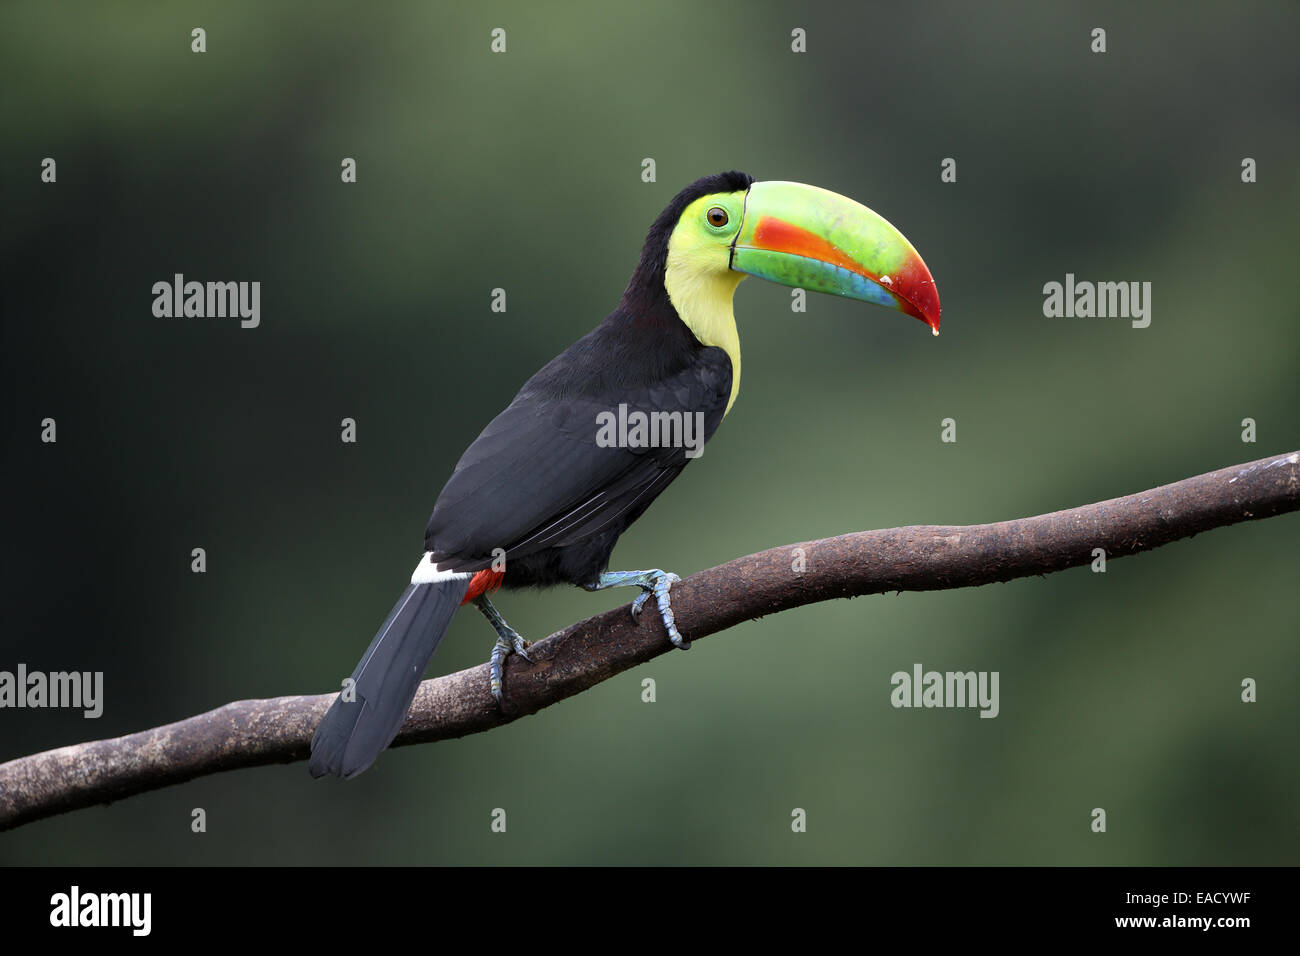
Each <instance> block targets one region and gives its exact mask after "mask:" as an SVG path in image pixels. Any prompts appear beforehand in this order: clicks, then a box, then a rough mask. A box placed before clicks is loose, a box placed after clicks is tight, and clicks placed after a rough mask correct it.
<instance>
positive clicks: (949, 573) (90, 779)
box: [0, 452, 1300, 830]
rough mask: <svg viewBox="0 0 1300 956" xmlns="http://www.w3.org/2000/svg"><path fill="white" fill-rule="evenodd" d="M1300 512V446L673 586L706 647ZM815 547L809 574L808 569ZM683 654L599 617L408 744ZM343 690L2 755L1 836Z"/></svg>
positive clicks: (460, 687)
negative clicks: (806, 611)
mask: <svg viewBox="0 0 1300 956" xmlns="http://www.w3.org/2000/svg"><path fill="white" fill-rule="evenodd" d="M1296 510H1300V452H1292V453H1290V454H1286V455H1281V456H1275V457H1272V458H1263V459H1260V460H1259V461H1254V462H1249V463H1247V464H1242V465H1235V466H1233V467H1231V468H1224V469H1221V470H1220V471H1213V472H1210V473H1208V474H1204V475H1199V476H1197V477H1195V478H1188V479H1186V480H1184V481H1179V482H1176V483H1174V484H1171V485H1163V486H1161V487H1159V488H1153V489H1152V490H1150V491H1144V492H1142V493H1140V494H1136V495H1129V496H1128V497H1126V498H1115V499H1113V500H1111V501H1102V502H1098V503H1097V504H1091V505H1085V506H1083V507H1080V508H1074V509H1071V510H1069V511H1057V512H1054V513H1052V514H1047V515H1039V516H1038V517H1034V518H1021V519H1017V520H1015V521H1003V522H999V523H997V524H985V525H971V526H967V527H941V526H917V527H910V528H893V529H890V530H886V531H862V532H857V533H854V534H845V535H840V536H838V537H834V538H825V539H823V540H821V541H808V542H803V543H802V544H792V545H786V546H785V547H780V548H772V549H771V550H768V551H762V552H760V553H758V554H751V555H748V556H746V557H743V558H737V559H736V560H734V561H731V562H728V563H727V564H724V565H721V566H720V567H716V568H710V569H709V570H707V571H701V572H699V573H698V574H694V575H692V576H691V577H689V578H687V579H686V580H684V581H682V582H681V583H680V584H678V585H675V586H674V587H673V591H672V599H673V610H674V612H675V613H676V615H677V624H678V627H679V628H680V629H681V631H682V633H683V634H684V635H685V636H686V637H687V638H689V639H691V640H697V639H699V638H702V637H705V636H707V635H709V634H714V633H716V632H718V631H721V630H725V629H726V628H729V627H732V626H733V625H735V624H739V623H740V622H742V621H746V620H750V619H753V618H757V617H761V616H763V615H765V614H774V613H776V612H777V611H784V610H786V609H788V608H794V607H800V606H802V605H804V604H812V603H815V602H818V601H826V600H830V599H831V598H846V597H855V596H857V595H862V594H879V593H882V592H885V591H937V590H943V589H948V588H961V587H971V586H974V585H980V584H991V583H993V582H995V581H1009V580H1011V579H1013V578H1019V577H1026V576H1028V575H1032V574H1047V573H1049V572H1052V571H1061V570H1064V569H1065V568H1071V567H1079V566H1082V565H1086V564H1090V563H1091V562H1092V560H1093V554H1092V551H1093V549H1094V548H1104V549H1105V551H1106V557H1107V560H1108V561H1109V560H1114V559H1115V558H1118V557H1123V556H1125V555H1129V554H1136V553H1138V552H1140V551H1149V550H1151V549H1152V548H1158V547H1160V546H1161V545H1164V544H1168V543H1169V542H1171V541H1176V540H1178V539H1179V538H1186V537H1190V536H1191V535H1194V534H1197V533H1199V532H1201V531H1207V530H1209V529H1211V528H1217V527H1221V526H1224V525H1230V524H1236V523H1238V522H1242V521H1250V520H1254V519H1259V518H1268V517H1272V516H1274V515H1278V514H1283V513H1285V512H1289V511H1296ZM796 549H802V551H801V552H797V551H796ZM800 554H802V555H803V559H802V560H803V562H804V566H803V568H802V570H799V571H795V570H794V568H795V567H796V566H797V564H796V560H797V559H798V558H799V555H800ZM671 649H672V645H671V644H670V643H669V641H668V637H667V634H666V633H665V631H664V628H663V624H662V622H661V621H660V620H659V618H658V615H657V614H653V613H647V614H643V615H642V616H641V619H640V621H639V622H634V621H633V620H632V618H631V615H629V614H628V612H627V607H626V606H624V607H620V608H616V609H614V610H612V611H608V612H606V613H604V614H600V615H597V616H596V617H592V618H588V619H587V620H585V621H581V622H579V623H577V624H573V625H570V626H569V627H567V628H565V629H564V630H562V631H560V632H558V633H556V634H552V635H551V636H550V637H548V638H546V639H545V640H543V641H539V642H538V643H537V644H535V645H533V647H532V648H531V650H530V652H529V653H530V654H532V656H533V658H534V660H535V663H534V664H531V665H529V664H526V663H525V662H522V661H520V660H519V659H518V658H516V657H513V656H512V657H511V658H509V662H508V666H507V672H506V679H505V684H506V697H507V700H508V702H509V712H508V713H502V712H500V711H498V709H497V708H496V706H495V704H494V703H493V701H492V697H491V695H490V694H489V692H488V681H487V676H486V665H484V666H482V667H474V668H470V669H469V670H463V671H460V672H459V673H456V674H448V675H446V676H445V677H439V678H437V679H434V680H427V681H425V682H424V683H423V684H421V685H420V689H419V691H418V692H417V693H416V696H415V701H414V703H413V704H412V706H411V713H410V715H409V716H408V717H407V719H406V723H405V725H404V726H403V727H402V731H401V733H400V734H399V735H398V737H397V740H396V741H395V742H394V746H399V745H403V744H414V743H424V742H427V741H433V740H442V739H445V738H448V737H463V736H465V735H466V734H473V733H478V732H480V731H484V730H490V729H491V728H493V727H497V726H500V725H501V724H506V723H509V722H511V721H513V720H517V719H518V718H520V717H523V716H526V715H528V714H533V713H536V712H537V711H539V710H541V709H542V708H543V707H548V706H550V705H551V704H554V703H556V702H557V701H561V700H564V699H565V698H566V697H572V696H573V695H574V694H578V693H581V692H582V691H584V690H586V689H587V688H588V687H591V686H593V685H594V684H597V683H599V682H601V681H603V680H606V679H608V678H610V677H613V676H614V675H615V674H618V673H621V672H623V671H625V670H628V669H629V668H631V667H634V666H636V665H637V664H641V663H644V662H645V661H648V660H650V659H651V658H654V657H657V656H659V655H660V654H663V653H666V652H667V651H669V650H671ZM333 699H334V694H321V695H319V696H314V697H277V698H274V699H272V700H243V701H237V702H235V703H232V704H227V705H226V706H224V707H220V708H218V709H216V710H212V711H209V712H207V713H205V714H199V715H198V716H195V717H190V718H189V719H187V720H182V721H178V722H177V723H174V724H167V725H166V726H163V727H155V728H153V729H152V730H145V731H141V732H140V733H135V734H129V735H127V736H125V737H117V738H115V739H112V740H98V741H92V742H89V743H84V744H76V745H74V746H71V747H61V748H59V749H57V750H49V751H46V752H44V753H37V754H33V755H31V756H29V757H20V758H19V759H17V760H11V761H9V762H8V763H5V764H0V830H7V829H11V828H13V827H16V826H20V825H21V824H24V823H28V822H30V821H33V820H39V819H42V818H43V817H49V816H53V815H55V814H58V813H65V812H67V811H69V810H76V809H80V808H82V807H87V806H91V805H93V804H97V803H107V802H109V801H112V800H119V799H121V798H123V797H128V796H131V795H132V794H136V793H143V792H145V791H147V790H156V789H158V788H160V787H165V786H168V785H170V784H176V783H181V782H183V781H186V780H191V779H193V778H195V777H199V776H203V775H205V774H211V773H217V772H219V771H223V770H234V769H237V768H239V767H255V766H259V765H262V764H270V763H288V762H291V761H295V760H303V759H305V758H306V757H307V755H308V750H309V747H310V742H311V737H312V734H313V733H314V731H315V729H316V725H317V723H319V721H320V719H321V717H322V716H323V715H324V713H325V710H326V708H327V707H328V706H329V704H330V702H331V701H332V700H333Z"/></svg>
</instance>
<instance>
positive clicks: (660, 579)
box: [584, 568, 691, 651]
mask: <svg viewBox="0 0 1300 956" xmlns="http://www.w3.org/2000/svg"><path fill="white" fill-rule="evenodd" d="M680 580H681V578H679V577H678V576H677V575H675V574H673V573H672V572H671V571H660V570H659V569H658V568H654V569H652V570H649V571H606V572H605V573H604V574H602V575H601V576H600V580H598V581H597V582H596V583H595V584H588V585H584V587H586V589H587V590H588V591H603V590H604V589H606V588H621V587H633V586H634V587H639V588H640V589H641V594H640V596H639V597H637V599H636V600H635V601H633V602H632V619H633V620H637V619H638V618H640V617H641V610H642V609H643V608H644V607H645V603H646V601H648V600H649V599H650V596H651V595H652V594H653V595H654V599H655V604H657V605H658V607H659V616H660V617H661V618H663V622H664V628H665V629H667V631H668V637H669V639H670V640H671V641H672V642H673V646H674V647H679V648H681V649H682V650H684V651H688V650H690V648H691V642H690V641H688V640H687V639H686V638H684V637H682V633H681V631H679V630H677V621H676V619H675V618H674V617H673V605H672V601H671V599H670V598H669V597H668V591H669V589H670V588H672V586H673V585H674V584H676V583H677V582H678V581H680Z"/></svg>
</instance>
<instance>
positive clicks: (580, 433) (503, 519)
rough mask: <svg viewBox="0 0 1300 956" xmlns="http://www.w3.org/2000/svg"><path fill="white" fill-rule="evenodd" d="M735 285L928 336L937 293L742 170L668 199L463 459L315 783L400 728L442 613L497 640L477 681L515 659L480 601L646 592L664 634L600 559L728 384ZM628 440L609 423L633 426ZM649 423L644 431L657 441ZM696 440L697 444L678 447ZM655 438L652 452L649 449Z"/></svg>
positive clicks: (352, 768)
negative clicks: (632, 257) (487, 630)
mask: <svg viewBox="0 0 1300 956" xmlns="http://www.w3.org/2000/svg"><path fill="white" fill-rule="evenodd" d="M746 275H755V276H759V277H760V278H763V279H769V280H771V281H773V282H779V283H781V284H782V285H787V286H794V287H798V288H802V289H811V290H814V291H817V292H833V293H836V294H838V295H843V296H848V297H850V298H854V299H861V300H864V301H867V302H874V303H876V304H878V305H884V306H888V307H889V308H892V309H896V310H898V311H900V312H905V313H906V314H908V315H911V316H915V317H916V318H918V319H920V320H921V321H923V322H925V323H926V324H927V325H929V326H930V327H931V328H932V329H933V330H934V332H935V334H936V335H937V334H938V331H939V295H938V292H937V291H936V290H935V286H934V280H933V279H932V278H931V276H930V271H929V269H927V268H926V266H925V263H924V262H922V261H921V257H920V256H918V255H917V253H916V250H915V249H913V248H912V246H911V244H910V243H909V242H908V241H907V240H906V239H905V238H903V236H902V235H901V234H900V233H899V232H898V230H897V229H895V228H894V227H893V226H891V225H890V224H889V223H888V222H886V221H885V220H884V219H882V218H881V217H880V216H878V215H876V214H875V213H874V212H872V211H871V210H870V209H867V208H866V207H865V206H861V205H859V204H858V203H856V202H853V201H852V200H849V199H845V198H844V197H843V196H839V195H836V194H835V193H832V192H828V191H826V190H824V189H818V188H816V187H814V186H804V185H801V184H799V183H787V182H754V180H753V178H752V177H750V176H747V175H745V174H744V173H739V172H729V173H721V174H719V175H717V176H707V177H705V178H704V179H701V180H698V181H697V182H694V183H692V184H691V185H690V186H688V187H686V188H685V189H684V190H682V191H681V192H680V193H678V194H677V196H676V197H675V198H674V199H673V201H672V202H671V203H669V204H668V208H667V209H665V210H664V211H663V213H662V214H661V215H660V216H659V218H658V219H656V220H655V222H654V225H653V226H651V227H650V234H649V235H648V236H647V237H646V241H645V246H644V248H643V249H642V252H641V261H640V263H639V264H638V265H637V268H636V271H635V272H634V273H633V274H632V279H631V281H630V282H629V283H628V285H627V291H625V292H624V293H623V298H622V301H620V302H619V304H618V307H617V308H616V309H614V311H613V312H611V313H610V314H609V315H608V316H606V317H605V320H604V321H603V322H601V323H600V324H599V325H598V326H596V328H594V329H593V330H592V331H591V332H589V333H587V335H585V336H583V337H582V338H581V339H579V340H578V341H577V342H575V343H574V344H573V345H571V346H570V347H569V348H567V349H565V351H564V352H562V353H561V354H560V355H559V356H557V357H556V358H555V359H553V360H552V361H551V362H550V363H549V364H548V365H546V367H544V368H543V369H542V370H541V371H540V372H538V373H537V374H536V375H534V376H533V377H532V378H531V379H529V380H528V381H527V382H526V383H525V384H524V387H523V388H522V389H520V391H519V394H518V395H516V396H515V399H514V401H513V402H511V403H510V406H509V407H508V408H507V409H506V410H505V411H503V412H502V413H501V414H500V415H498V416H497V417H496V418H494V419H493V420H492V421H491V422H489V423H488V426H487V427H486V428H485V429H483V432H482V434H480V435H479V437H478V438H477V439H475V441H474V443H473V444H472V445H470V446H469V449H468V450H467V451H466V452H465V454H464V455H462V456H461V459H460V462H459V463H458V464H457V465H456V470H455V472H453V474H452V476H451V478H450V480H448V482H447V485H446V487H445V488H443V490H442V494H441V495H439V496H438V501H437V503H436V504H435V505H434V508H433V515H432V517H430V519H429V525H428V529H427V530H426V531H425V538H424V543H425V554H424V557H423V558H422V559H421V560H420V562H419V564H418V565H417V566H416V568H415V572H414V573H413V574H412V575H411V583H410V585H409V586H408V587H407V588H406V591H405V592H404V593H403V594H402V596H401V598H400V599H399V600H398V602H397V604H396V606H395V607H394V608H393V610H392V611H391V612H390V613H389V615H388V619H387V620H386V621H384V623H383V626H381V627H380V628H379V633H378V634H376V635H375V638H374V640H373V641H371V643H370V647H369V648H368V649H367V650H366V653H365V656H364V657H362V658H361V662H360V663H359V664H358V665H357V668H356V670H355V671H354V672H353V674H352V682H353V683H352V684H351V685H350V688H349V689H350V693H349V692H348V690H345V692H344V693H343V694H340V695H339V698H338V699H337V700H336V701H335V702H334V704H333V706H332V707H331V708H330V710H329V712H328V713H327V714H326V715H325V719H324V720H322V721H321V724H320V727H319V728H318V729H317V731H316V735H315V737H314V738H313V740H312V754H311V772H312V775H313V776H317V777H319V776H322V775H324V774H327V773H332V774H338V775H341V776H344V777H350V776H353V775H354V774H357V773H360V772H361V771H363V770H365V769H366V768H367V767H369V766H370V765H371V764H372V763H373V762H374V761H375V758H376V757H378V756H379V754H380V752H381V751H383V750H384V748H385V747H387V746H388V745H389V743H391V742H392V740H393V737H395V736H396V734H397V731H398V729H399V728H400V727H401V725H402V722H403V720H404V719H405V717H406V713H407V710H408V709H409V708H410V706H411V700H412V698H413V697H414V696H415V690H416V687H417V686H418V685H419V682H420V680H421V678H422V677H423V675H424V671H425V668H426V667H427V666H428V663H429V659H430V658H431V657H432V656H433V652H434V651H435V650H436V649H437V647H438V644H439V643H440V642H441V641H442V637H443V634H445V633H446V631H447V628H448V626H449V625H450V624H451V619H452V616H453V615H454V614H455V613H456V610H457V608H459V607H460V606H462V605H463V604H466V603H470V602H473V603H474V604H475V605H477V607H478V608H479V610H481V611H482V612H483V614H484V615H486V616H487V618H488V620H489V621H491V623H492V625H493V627H494V628H495V629H496V632H497V635H498V638H499V640H498V641H497V644H496V647H495V648H494V649H493V651H492V659H491V662H490V665H489V678H490V681H491V688H492V694H493V696H494V697H495V698H496V699H497V701H498V703H500V701H501V699H502V698H501V674H502V662H503V661H504V659H505V657H506V655H508V654H510V653H511V652H514V653H517V654H519V655H521V656H522V657H525V658H527V651H526V648H527V644H526V643H525V642H524V641H523V639H522V638H520V636H519V635H518V634H516V633H515V632H514V631H513V630H512V629H511V628H510V627H509V626H508V625H507V624H506V623H505V621H504V620H502V618H501V615H500V614H498V613H497V611H496V608H494V607H493V606H492V604H491V602H490V601H489V600H488V597H487V595H488V592H489V591H492V590H494V589H496V588H497V587H506V588H519V587H527V586H546V585H554V584H560V583H562V582H567V583H569V584H576V585H578V586H580V587H583V588H586V589H588V590H593V591H594V590H598V589H602V588H607V587H619V586H624V585H630V586H637V587H640V588H641V589H642V592H643V593H642V594H641V595H640V597H638V598H637V600H636V602H634V604H633V606H632V611H633V614H634V615H636V614H639V613H640V611H641V607H642V605H643V604H644V603H645V601H646V599H647V598H649V597H651V596H653V597H654V599H655V602H656V604H657V606H658V610H659V613H660V616H661V617H662V619H663V622H664V626H665V628H666V629H667V632H668V636H669V638H670V639H671V640H672V642H673V643H674V644H675V645H676V646H678V647H682V648H684V647H687V646H688V645H687V642H686V641H685V639H684V638H683V637H682V635H681V634H680V633H679V631H678V630H677V627H676V624H675V622H674V620H673V613H672V607H671V604H670V601H669V587H670V586H671V584H672V582H674V581H676V580H678V579H677V577H676V575H672V574H666V573H664V572H663V571H658V570H654V571H629V572H614V573H611V572H608V571H607V570H606V568H607V567H608V566H609V557H610V553H611V552H612V551H613V550H614V544H615V542H617V541H618V537H619V535H620V534H622V533H623V531H624V530H625V529H626V528H627V527H628V525H630V524H631V523H632V522H633V521H635V520H636V519H637V518H638V517H640V515H641V513H642V512H644V511H645V510H646V508H647V507H649V505H650V503H651V502H652V501H654V499H655V498H656V497H657V496H658V495H659V493H660V492H662V491H663V490H664V488H666V487H667V486H668V483H669V482H670V481H672V480H673V479H674V478H676V477H677V475H678V474H679V473H680V472H681V470H682V469H683V468H684V467H686V464H687V462H688V461H690V459H691V458H692V457H695V456H696V455H698V453H699V448H698V443H702V442H703V441H704V440H707V439H708V438H709V437H710V436H712V434H713V432H714V431H715V430H716V429H717V427H718V425H719V423H720V422H721V421H722V417H723V416H724V415H725V414H726V413H727V412H728V411H729V410H730V409H731V405H732V403H733V402H734V401H735V400H736V391H737V388H738V387H739V385H740V342H739V339H738V337H737V334H736V320H735V317H734V316H733V314H732V308H731V301H732V293H733V292H734V291H735V289H736V286H737V284H739V282H740V281H741V279H743V278H744V277H745V276H746ZM637 413H640V418H639V423H640V424H641V425H642V426H644V424H645V423H646V422H650V423H651V428H650V431H651V432H652V433H654V434H653V435H651V436H647V435H646V434H645V429H644V427H642V428H641V429H640V431H638V430H637V429H636V428H632V429H628V428H626V427H623V428H611V427H610V423H611V422H613V421H614V420H615V419H617V420H618V421H620V422H622V423H627V422H628V421H632V420H634V419H636V418H637ZM655 425H659V426H660V428H659V429H658V431H657V432H656V431H655V427H654V426H655ZM692 425H696V426H698V427H697V428H696V429H695V431H696V432H699V433H702V435H698V437H697V438H696V439H695V441H696V442H697V444H692ZM651 438H665V439H666V440H662V441H654V440H650V439H651Z"/></svg>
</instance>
